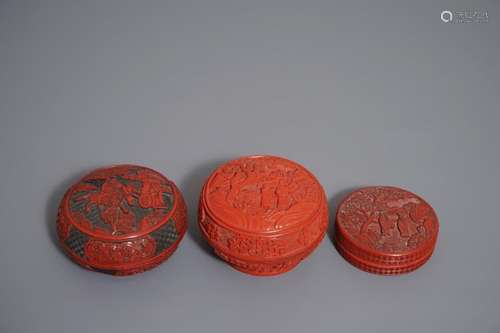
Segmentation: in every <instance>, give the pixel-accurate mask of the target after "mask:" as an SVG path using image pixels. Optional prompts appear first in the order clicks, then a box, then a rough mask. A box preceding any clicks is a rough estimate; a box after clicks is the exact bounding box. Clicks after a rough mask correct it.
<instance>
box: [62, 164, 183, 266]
mask: <svg viewBox="0 0 500 333" xmlns="http://www.w3.org/2000/svg"><path fill="white" fill-rule="evenodd" d="M186 228H187V217H186V205H185V203H184V199H183V197H182V194H181V193H180V191H179V190H178V189H177V187H176V186H175V184H174V183H173V182H172V181H170V180H168V179H167V178H165V177H164V176H163V175H161V174H160V173H158V172H156V171H154V170H151V169H149V168H145V167H141V166H135V165H118V166H112V167H108V168H102V169H98V170H95V171H93V172H91V173H89V174H88V175H86V176H85V177H83V179H81V180H80V181H79V182H77V183H76V184H74V185H73V186H71V188H70V189H69V190H68V191H67V192H66V194H65V195H64V198H63V199H62V201H61V204H60V206H59V212H58V217H57V234H58V237H59V243H60V245H61V247H62V248H63V249H64V250H65V251H66V253H67V254H68V255H69V257H70V258H71V259H72V260H74V261H75V262H77V263H78V264H80V265H81V266H83V267H85V268H88V269H90V270H94V271H99V272H104V273H109V274H114V275H130V274H135V273H140V272H143V271H146V270H148V269H151V268H153V267H155V266H157V265H159V264H160V263H161V262H163V261H164V260H166V259H167V258H168V257H169V256H170V255H171V254H172V253H173V252H174V251H175V249H176V248H177V246H178V244H179V242H180V241H181V239H182V237H183V236H184V234H185V232H186Z"/></svg>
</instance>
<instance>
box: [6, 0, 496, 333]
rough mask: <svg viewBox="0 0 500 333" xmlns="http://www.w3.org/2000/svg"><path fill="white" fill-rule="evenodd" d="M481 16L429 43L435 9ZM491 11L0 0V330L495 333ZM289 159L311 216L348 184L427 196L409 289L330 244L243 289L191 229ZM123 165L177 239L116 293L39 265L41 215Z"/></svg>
mask: <svg viewBox="0 0 500 333" xmlns="http://www.w3.org/2000/svg"><path fill="white" fill-rule="evenodd" d="M469 8H475V9H479V10H483V11H484V10H487V11H488V14H489V22H488V23H485V24H445V23H442V22H441V21H440V18H439V17H440V13H441V11H442V10H444V9H450V10H457V11H458V10H464V9H469ZM499 19H500V5H499V2H498V1H472V0H469V1H462V2H459V1H411V2H410V1H404V2H403V1H393V2H391V1H356V0H355V1H353V0H350V1H327V0H325V1H315V0H310V1H284V0H283V1H277V0H266V1H260V0H257V1H229V0H228V1H201V0H200V1H191V0H184V1H136V2H132V1H103V0H100V1H67V0H60V1H56V0H48V1H21V0H20V1H5V0H3V1H1V2H0V112H1V113H0V156H1V157H0V176H1V177H0V182H1V185H0V221H1V227H2V228H1V232H0V267H1V268H0V332H2V333H11V332H51V333H52V332H108V333H111V332H282V331H286V332H304V331H307V332H335V331H337V332H368V331H369V332H380V331H384V332H445V331H446V332H473V331H474V332H499V331H500V302H499V298H500V285H499V281H498V280H499V273H500V260H499V258H498V255H499V253H500V243H499V241H498V239H499V237H500V227H499V223H498V222H499V220H498V207H499V194H500V193H499V186H500V176H499V165H500V163H499V162H500V157H499V148H498V145H499V143H500V134H499V131H498V126H499V124H500V114H499V112H500V110H499V105H500V103H499V102H500V101H499V95H500V91H499V84H500V75H499V74H500V67H499V59H500V52H499V51H500V27H499V23H498V22H499ZM255 153H257V154H266V153H267V154H276V155H282V156H286V157H288V158H290V159H293V160H296V161H298V162H300V163H302V164H303V165H305V166H306V167H307V168H309V169H310V170H311V171H312V172H313V173H315V174H316V175H317V177H318V179H319V180H320V181H321V182H322V184H323V185H324V187H325V189H326V191H327V193H328V196H329V200H330V206H331V211H332V212H333V211H334V210H335V205H336V204H337V202H338V200H339V199H340V198H342V197H343V196H344V195H345V194H346V193H347V192H348V191H350V190H352V189H353V188H357V187H359V186H362V185H376V184H386V185H397V186H401V187H404V188H407V189H409V190H412V191H414V192H415V193H418V194H420V195H421V196H423V197H424V198H426V199H427V200H428V201H429V202H430V203H431V204H432V205H433V206H434V208H435V209H436V211H437V213H438V215H439V217H440V222H441V231H440V237H439V241H438V246H437V250H436V252H435V254H434V256H433V257H432V259H431V260H430V262H429V263H428V264H427V265H425V266H424V267H422V268H421V269H420V270H418V271H416V272H414V273H412V274H409V275H404V276H398V277H380V276H375V275H371V274H367V273H364V272H362V271H359V270H357V269H355V268H354V267H352V266H351V265H349V264H348V263H347V262H345V261H344V260H343V259H342V258H341V257H340V256H339V255H338V253H337V252H336V250H335V249H334V247H333V246H332V243H331V241H330V239H328V238H325V240H324V241H323V242H322V243H321V245H320V246H319V248H318V249H317V250H316V251H315V252H314V253H313V254H312V255H311V256H310V257H309V258H308V259H307V260H306V261H304V262H303V263H302V264H301V265H300V266H299V267H298V268H296V269H295V270H293V271H292V272H290V273H288V274H285V275H282V276H277V277H272V278H255V277H252V276H247V275H244V274H241V273H239V272H237V271H235V270H233V269H231V268H230V267H229V266H228V265H226V264H224V263H223V262H222V261H220V260H218V259H216V258H215V257H214V256H213V255H212V254H211V252H210V250H209V249H208V248H207V246H206V245H205V243H204V242H203V241H202V240H201V239H200V236H199V234H198V231H197V229H196V225H195V219H196V201H197V196H198V192H199V190H200V187H201V185H202V182H203V181H204V179H205V178H206V177H207V176H208V175H209V173H210V172H211V170H212V169H213V168H214V167H215V166H216V165H218V164H219V163H221V162H222V161H224V160H227V159H230V158H234V157H237V156H239V155H246V154H255ZM122 162H124V163H125V162H128V163H138V164H143V165H147V166H150V167H152V168H154V169H157V170H159V171H161V172H163V173H165V174H166V175H167V176H168V177H169V178H171V179H173V180H174V181H176V183H177V184H178V185H179V187H180V188H181V190H182V191H183V193H184V195H185V197H186V199H187V203H188V205H189V213H190V230H189V234H188V235H186V237H185V238H184V240H183V242H182V243H181V246H180V248H179V249H178V251H177V252H176V253H175V255H174V256H173V257H171V258H170V260H169V261H168V262H167V263H165V264H163V265H161V266H160V267H158V268H157V269H155V270H153V271H150V272H147V273H144V274H141V275H137V276H133V277H128V278H115V277H111V276H107V275H104V274H97V273H93V272H88V271H85V270H82V269H81V268H79V267H78V266H77V265H74V264H73V263H72V262H70V261H69V260H68V259H67V258H66V257H65V256H64V255H63V254H62V253H61V252H60V251H59V249H58V247H57V244H56V242H55V238H54V222H55V215H56V209H57V205H58V202H59V200H60V199H61V196H62V195H63V193H64V191H65V189H66V188H67V187H68V186H69V185H70V184H71V183H72V182H74V181H76V180H77V179H78V178H79V177H81V176H82V175H83V174H84V173H85V172H87V171H89V170H91V169H92V168H95V167H98V166H103V165H107V164H111V163H122Z"/></svg>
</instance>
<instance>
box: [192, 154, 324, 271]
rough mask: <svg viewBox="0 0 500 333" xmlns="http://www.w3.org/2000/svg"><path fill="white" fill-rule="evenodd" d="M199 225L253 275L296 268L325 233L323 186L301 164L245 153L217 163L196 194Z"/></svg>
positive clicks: (228, 258)
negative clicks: (235, 158) (231, 159)
mask: <svg viewBox="0 0 500 333" xmlns="http://www.w3.org/2000/svg"><path fill="white" fill-rule="evenodd" d="M198 221H199V226H200V229H201V232H202V234H203V236H204V237H205V238H206V240H207V241H208V243H209V244H210V245H211V246H212V247H213V248H214V250H215V253H216V254H217V255H219V256H220V257H221V258H222V259H224V260H225V261H227V262H228V263H229V264H230V265H232V266H233V267H234V268H236V269H238V270H240V271H242V272H245V273H248V274H253V275H275V274H280V273H284V272H287V271H289V270H290V269H292V268H294V267H295V266H296V265H297V264H298V263H299V262H300V261H301V260H302V259H303V258H305V257H306V256H307V255H308V254H309V253H311V252H312V251H313V250H314V249H315V248H316V246H317V245H318V244H319V242H320V241H321V239H322V238H323V236H324V234H325V231H326V228H327V225H328V209H327V202H326V196H325V192H324V190H323V188H322V187H321V185H320V183H319V182H318V181H317V180H316V178H315V177H314V176H313V175H312V174H311V173H310V172H309V171H307V170H306V169H305V168H304V167H302V166H301V165H299V164H297V163H295V162H292V161H289V160H287V159H284V158H280V157H274V156H249V157H243V158H240V159H237V160H233V161H230V162H227V163H225V164H223V165H221V166H220V167H219V168H217V169H216V170H215V171H214V172H213V173H212V175H211V176H210V177H209V178H208V180H207V181H206V183H205V185H204V186H203V189H202V191H201V194H200V203H199V219H198Z"/></svg>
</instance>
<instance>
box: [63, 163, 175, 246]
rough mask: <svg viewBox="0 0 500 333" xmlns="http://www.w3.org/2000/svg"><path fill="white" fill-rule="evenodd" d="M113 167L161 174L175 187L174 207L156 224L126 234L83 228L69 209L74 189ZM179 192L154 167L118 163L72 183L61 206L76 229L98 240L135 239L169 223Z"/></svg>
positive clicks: (94, 171) (96, 170)
mask: <svg viewBox="0 0 500 333" xmlns="http://www.w3.org/2000/svg"><path fill="white" fill-rule="evenodd" d="M113 168H138V169H143V170H147V171H149V172H151V173H153V174H155V175H157V176H159V177H160V178H162V179H163V180H164V181H165V182H166V183H168V185H169V186H171V187H172V189H173V203H172V207H171V209H170V211H169V212H168V214H166V215H164V216H162V218H161V220H160V221H159V222H158V223H156V224H155V225H153V226H150V227H147V228H143V229H142V230H139V231H137V232H133V233H127V234H126V235H106V234H103V233H96V232H93V231H92V230H90V229H88V228H83V227H82V226H80V225H79V224H78V223H75V222H74V221H73V219H72V218H71V214H70V211H69V199H70V198H71V197H72V195H73V194H74V191H75V190H76V188H77V187H78V185H79V184H80V183H81V182H82V181H84V180H85V179H86V178H87V177H89V176H90V175H92V174H94V173H96V172H99V171H105V170H107V169H113ZM179 193H180V192H179V189H178V188H177V186H176V185H175V183H174V182H172V181H170V180H169V179H168V178H167V177H165V176H164V175H162V174H161V173H159V172H158V171H156V170H153V169H151V168H148V167H144V166H140V165H135V164H116V165H111V166H107V167H102V168H99V169H95V170H93V171H91V172H90V173H88V174H86V175H85V176H83V177H82V178H81V179H80V180H79V181H78V182H76V183H75V184H74V185H72V186H71V187H70V188H69V189H68V191H67V192H66V194H65V195H64V197H63V199H62V202H61V207H62V210H63V214H64V215H65V216H66V217H67V219H68V221H69V223H70V224H71V225H72V226H73V227H75V228H76V229H78V230H79V231H81V232H82V233H84V234H87V235H89V236H91V237H92V238H94V239H96V240H103V241H120V240H130V239H134V238H138V237H142V236H145V235H147V234H150V233H151V232H153V231H155V230H157V229H158V228H160V227H162V226H163V225H165V223H167V222H168V221H169V219H170V218H171V217H172V216H173V215H174V213H175V211H176V209H177V208H178V207H177V206H178V201H179V199H178V196H179Z"/></svg>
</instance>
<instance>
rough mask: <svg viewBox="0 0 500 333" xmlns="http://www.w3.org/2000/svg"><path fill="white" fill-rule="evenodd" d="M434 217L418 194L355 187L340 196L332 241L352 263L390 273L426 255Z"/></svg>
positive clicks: (434, 234) (430, 249)
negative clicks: (342, 197) (354, 189)
mask: <svg viewBox="0 0 500 333" xmlns="http://www.w3.org/2000/svg"><path fill="white" fill-rule="evenodd" d="M438 231H439V223H438V218H437V215H436V213H435V212H434V209H433V208H432V207H431V206H430V205H429V204H428V203H427V202H426V201H425V200H424V199H422V198H421V197H419V196H417V195H416V194H413V193H411V192H409V191H406V190H403V189H401V188H397V187H391V186H373V187H365V188H361V189H359V190H356V191H354V192H352V193H351V194H349V196H347V198H345V199H344V201H342V203H341V204H340V205H339V207H338V210H337V217H336V221H335V237H334V239H335V246H336V247H337V249H338V250H339V252H340V254H341V255H342V256H343V257H344V258H345V259H346V260H347V261H348V262H350V263H351V264H353V265H354V266H356V267H358V268H360V269H362V270H365V271H367V272H371V273H375V274H383V275H394V274H402V273H408V272H411V271H413V270H415V269H417V268H419V267H420V266H422V265H423V264H425V263H426V262H427V261H428V260H429V258H430V257H431V255H432V253H433V251H434V247H435V245H436V241H437V236H438Z"/></svg>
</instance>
